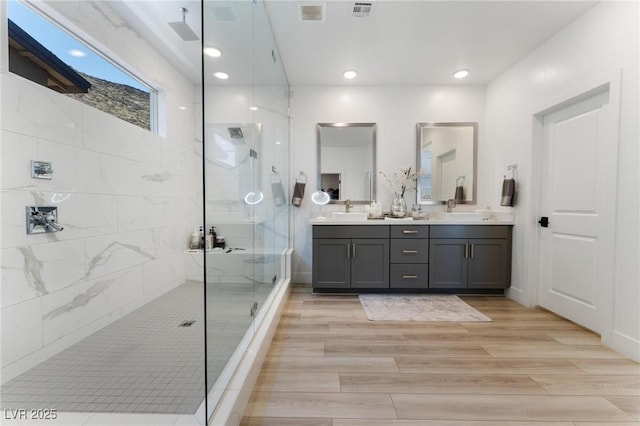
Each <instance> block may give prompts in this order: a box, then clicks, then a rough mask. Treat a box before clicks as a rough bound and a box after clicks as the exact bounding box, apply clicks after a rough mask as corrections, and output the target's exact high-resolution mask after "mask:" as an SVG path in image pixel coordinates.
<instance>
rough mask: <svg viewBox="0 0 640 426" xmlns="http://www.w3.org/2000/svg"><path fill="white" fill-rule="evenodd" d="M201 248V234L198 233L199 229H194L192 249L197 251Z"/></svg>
mask: <svg viewBox="0 0 640 426" xmlns="http://www.w3.org/2000/svg"><path fill="white" fill-rule="evenodd" d="M199 246H200V233H199V232H198V228H194V230H193V234H191V246H190V247H191V249H193V250H197V249H198V247H199Z"/></svg>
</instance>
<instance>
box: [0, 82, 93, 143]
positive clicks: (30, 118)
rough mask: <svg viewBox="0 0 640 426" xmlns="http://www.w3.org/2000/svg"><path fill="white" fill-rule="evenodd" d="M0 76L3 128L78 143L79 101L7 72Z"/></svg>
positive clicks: (47, 138)
mask: <svg viewBox="0 0 640 426" xmlns="http://www.w3.org/2000/svg"><path fill="white" fill-rule="evenodd" d="M0 79H2V80H1V84H2V99H1V102H2V127H3V129H4V130H8V131H11V132H15V133H20V134H23V135H29V136H34V137H37V138H41V139H46V140H50V141H55V142H60V143H64V144H68V145H74V146H80V145H81V123H82V117H81V106H82V104H81V103H80V102H78V101H76V100H74V99H71V98H69V97H67V96H64V95H61V94H60V93H57V92H54V91H53V90H50V89H47V88H46V87H43V86H40V85H39V84H36V83H33V82H32V81H29V80H26V79H24V78H22V77H19V76H17V75H14V74H11V73H2V75H0Z"/></svg>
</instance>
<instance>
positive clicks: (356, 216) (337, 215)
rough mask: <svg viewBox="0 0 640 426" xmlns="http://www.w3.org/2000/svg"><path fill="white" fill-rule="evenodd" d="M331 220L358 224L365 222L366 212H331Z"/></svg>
mask: <svg viewBox="0 0 640 426" xmlns="http://www.w3.org/2000/svg"><path fill="white" fill-rule="evenodd" d="M331 218H332V219H333V220H336V221H342V222H360V221H363V220H367V213H366V212H349V213H346V212H333V213H331Z"/></svg>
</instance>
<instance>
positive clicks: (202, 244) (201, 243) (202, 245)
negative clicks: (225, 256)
mask: <svg viewBox="0 0 640 426" xmlns="http://www.w3.org/2000/svg"><path fill="white" fill-rule="evenodd" d="M198 235H199V237H200V247H199V248H200V249H201V250H204V232H202V226H200V227H199V229H198Z"/></svg>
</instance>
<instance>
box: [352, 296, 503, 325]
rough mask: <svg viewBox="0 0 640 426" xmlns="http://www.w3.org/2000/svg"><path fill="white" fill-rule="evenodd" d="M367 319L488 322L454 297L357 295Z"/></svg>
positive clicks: (479, 313) (485, 317)
mask: <svg viewBox="0 0 640 426" xmlns="http://www.w3.org/2000/svg"><path fill="white" fill-rule="evenodd" d="M360 304H361V305H362V307H363V308H364V311H365V313H366V314H367V318H368V319H369V321H456V322H467V321H485V322H487V321H491V318H489V317H488V316H486V315H485V314H483V313H482V312H480V311H478V310H476V309H474V308H473V307H471V306H469V305H468V304H466V303H465V302H463V301H462V299H460V298H459V297H458V296H449V295H446V296H440V295H437V296H436V295H421V294H416V295H389V294H361V295H360Z"/></svg>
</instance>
